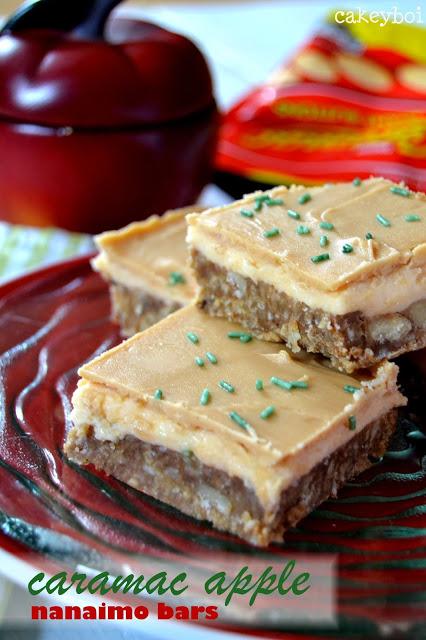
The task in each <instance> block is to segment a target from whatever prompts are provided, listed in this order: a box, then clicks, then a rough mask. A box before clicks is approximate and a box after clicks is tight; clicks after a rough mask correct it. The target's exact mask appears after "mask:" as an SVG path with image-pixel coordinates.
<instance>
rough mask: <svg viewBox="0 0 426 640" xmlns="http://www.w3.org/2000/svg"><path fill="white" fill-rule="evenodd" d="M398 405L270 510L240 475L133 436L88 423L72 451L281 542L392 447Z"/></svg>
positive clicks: (168, 497)
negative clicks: (105, 434)
mask: <svg viewBox="0 0 426 640" xmlns="http://www.w3.org/2000/svg"><path fill="white" fill-rule="evenodd" d="M395 426H396V411H394V410H392V411H390V412H389V413H388V414H386V415H385V416H382V417H381V418H379V419H377V420H374V421H373V422H371V423H370V424H369V425H367V426H366V427H365V428H364V429H363V430H362V431H361V432H360V433H359V434H357V435H355V436H354V437H353V438H352V439H351V440H350V441H349V442H348V443H346V444H345V445H343V446H341V447H340V448H339V449H337V450H336V451H334V452H333V453H332V454H331V455H329V456H328V457H327V458H326V459H324V460H322V461H321V462H320V463H319V464H317V465H316V466H315V467H314V468H313V469H312V470H311V471H310V472H309V473H307V474H306V475H304V476H303V477H301V478H299V479H298V480H297V481H295V482H293V484H292V485H291V486H290V487H288V488H287V489H285V490H284V491H283V492H282V494H281V498H280V500H279V501H278V503H277V504H276V505H275V508H274V510H273V511H270V512H265V511H264V509H263V507H262V505H261V504H260V502H259V500H258V498H257V496H256V494H255V492H254V491H253V489H251V488H250V487H249V486H247V485H246V484H245V483H244V482H243V481H242V480H241V479H240V478H237V477H232V476H229V475H228V474H227V473H225V472H224V471H222V470H220V469H216V468H214V467H211V466H207V465H205V464H203V463H202V462H201V461H200V460H198V459H197V458H196V457H195V456H194V455H193V454H192V453H191V452H184V453H182V452H178V451H174V450H171V449H168V448H166V447H163V446H158V445H153V444H150V443H147V442H144V441H142V440H140V439H138V438H136V437H135V436H130V435H127V436H125V437H123V438H122V439H120V440H118V441H115V442H112V441H108V440H102V441H101V440H97V439H96V438H95V437H94V431H93V429H92V428H91V427H90V426H89V427H87V429H86V432H85V434H84V432H83V430H82V429H81V428H79V429H76V428H74V429H73V430H71V432H70V434H69V436H68V440H67V443H66V447H65V451H66V454H67V455H68V457H69V458H70V459H71V460H73V461H74V462H76V463H78V464H88V463H91V464H93V465H94V466H95V467H96V468H97V469H99V470H102V471H104V472H105V473H107V474H109V475H112V476H114V477H115V478H117V479H118V480H121V481H122V482H124V483H126V484H129V485H130V486H132V487H134V488H135V489H138V490H141V491H143V492H144V493H146V494H148V495H150V496H152V497H154V498H156V499H158V500H161V501H162V502H165V503H166V504H169V505H171V506H173V507H175V508H177V509H179V510H180V511H182V512H183V513H186V514H187V515H189V516H192V517H194V518H196V519H198V520H208V521H209V522H211V523H212V524H213V525H214V526H215V527H216V528H217V529H220V530H222V531H228V532H230V533H234V534H235V535H237V536H239V537H240V538H242V539H244V540H246V541H248V542H250V543H251V544H254V545H257V546H267V545H268V544H270V543H271V542H274V541H281V540H282V538H283V534H284V532H285V531H286V530H287V529H289V528H290V527H292V526H294V525H296V524H297V522H299V520H301V519H302V518H304V517H305V516H306V515H308V514H309V513H310V512H311V511H312V510H313V509H314V508H315V507H316V506H318V505H319V504H320V503H321V502H323V501H324V500H326V499H327V498H328V497H330V496H336V494H337V491H338V489H339V488H340V487H341V486H342V485H343V484H344V483H345V482H347V481H348V480H349V479H351V478H353V477H355V476H356V475H357V474H359V473H361V472H362V471H364V470H365V469H367V468H368V467H370V466H371V464H372V462H371V458H372V457H373V458H380V457H381V456H382V455H383V454H384V453H385V451H386V449H387V446H388V444H389V441H390V439H391V437H392V434H393V432H394V430H395Z"/></svg>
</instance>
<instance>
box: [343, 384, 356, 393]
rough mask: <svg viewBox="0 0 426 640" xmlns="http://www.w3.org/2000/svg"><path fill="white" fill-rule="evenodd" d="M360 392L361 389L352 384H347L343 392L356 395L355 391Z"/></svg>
mask: <svg viewBox="0 0 426 640" xmlns="http://www.w3.org/2000/svg"><path fill="white" fill-rule="evenodd" d="M359 390H360V388H359V387H354V386H352V385H351V384H345V386H344V387H343V391H346V393H355V391H359Z"/></svg>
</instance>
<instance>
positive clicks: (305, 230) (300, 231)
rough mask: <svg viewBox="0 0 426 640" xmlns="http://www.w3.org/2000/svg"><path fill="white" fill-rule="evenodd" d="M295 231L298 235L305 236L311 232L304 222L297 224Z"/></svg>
mask: <svg viewBox="0 0 426 640" xmlns="http://www.w3.org/2000/svg"><path fill="white" fill-rule="evenodd" d="M296 233H297V234H298V235H299V236H307V235H308V233H311V231H310V229H309V227H307V226H306V225H304V224H299V226H298V227H297V229H296Z"/></svg>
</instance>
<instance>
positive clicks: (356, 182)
mask: <svg viewBox="0 0 426 640" xmlns="http://www.w3.org/2000/svg"><path fill="white" fill-rule="evenodd" d="M352 184H353V185H354V187H359V186H360V185H361V178H354V179H353V180H352Z"/></svg>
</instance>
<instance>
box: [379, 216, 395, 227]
mask: <svg viewBox="0 0 426 640" xmlns="http://www.w3.org/2000/svg"><path fill="white" fill-rule="evenodd" d="M376 220H377V222H380V224H382V225H383V226H384V227H390V226H391V223H390V222H389V220H388V219H387V218H385V217H384V216H382V215H381V214H380V213H378V214H377V216H376Z"/></svg>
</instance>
